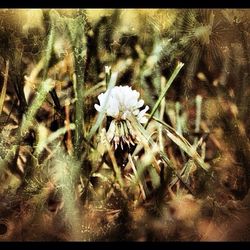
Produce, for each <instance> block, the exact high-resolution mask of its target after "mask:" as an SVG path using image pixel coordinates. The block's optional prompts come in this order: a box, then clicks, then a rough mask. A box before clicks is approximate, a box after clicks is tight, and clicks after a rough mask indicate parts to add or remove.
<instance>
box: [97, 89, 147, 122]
mask: <svg viewBox="0 0 250 250" xmlns="http://www.w3.org/2000/svg"><path fill="white" fill-rule="evenodd" d="M139 96H140V93H139V92H137V91H136V90H132V88H131V87H129V86H116V87H114V88H112V89H110V90H107V91H106V92H105V93H101V94H100V95H99V96H98V100H99V102H100V105H98V104H95V109H96V110H97V111H99V112H101V111H102V110H105V113H106V115H107V116H111V117H113V118H115V119H116V120H126V119H127V118H128V117H129V115H131V114H133V115H134V116H136V117H137V120H138V121H139V122H140V123H146V122H147V118H146V117H145V116H144V115H145V114H146V112H147V111H148V109H149V107H148V106H146V107H145V108H144V109H143V110H141V111H140V110H139V109H140V108H141V107H142V106H143V105H144V101H143V100H142V99H140V100H138V99H139ZM106 99H107V100H106ZM105 102H107V103H105ZM105 104H106V105H105Z"/></svg>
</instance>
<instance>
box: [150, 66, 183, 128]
mask: <svg viewBox="0 0 250 250" xmlns="http://www.w3.org/2000/svg"><path fill="white" fill-rule="evenodd" d="M183 66H184V64H183V63H181V62H178V64H177V66H176V68H175V70H174V72H173V74H172V75H171V77H170V78H169V80H168V82H167V84H166V86H165V88H164V90H163V91H162V93H161V95H160V96H159V98H158V100H157V101H156V103H155V105H154V107H153V109H152V111H151V113H150V115H149V119H148V121H147V123H146V125H145V128H147V126H148V124H149V122H150V121H151V119H152V117H153V116H154V114H155V112H156V110H157V109H158V107H159V106H160V104H161V101H162V99H163V98H164V97H165V95H166V93H167V91H168V89H169V87H170V86H171V84H172V83H173V81H174V79H175V78H176V76H177V75H178V73H179V72H180V70H181V68H182V67H183Z"/></svg>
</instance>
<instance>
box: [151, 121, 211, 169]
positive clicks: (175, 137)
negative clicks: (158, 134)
mask: <svg viewBox="0 0 250 250" xmlns="http://www.w3.org/2000/svg"><path fill="white" fill-rule="evenodd" d="M153 119H154V120H155V121H157V122H159V123H161V124H162V125H164V126H165V128H166V129H165V132H166V133H167V136H168V137H169V138H170V139H171V140H172V141H173V142H174V143H175V144H177V145H178V146H179V147H180V148H181V149H182V150H183V151H185V152H186V153H187V154H188V155H189V156H190V157H191V158H192V159H193V160H194V161H195V162H196V163H197V164H198V165H199V166H200V167H201V168H203V169H204V170H205V171H208V170H209V165H208V164H207V163H205V162H204V161H203V159H202V158H201V156H200V155H199V154H198V153H197V152H196V149H195V147H194V146H192V145H191V144H190V143H189V142H188V141H187V140H186V139H185V138H184V137H183V136H181V135H179V134H178V133H177V132H176V131H175V129H174V128H172V127H171V126H169V125H168V124H166V123H165V122H163V121H160V120H159V119H157V118H155V117H153Z"/></svg>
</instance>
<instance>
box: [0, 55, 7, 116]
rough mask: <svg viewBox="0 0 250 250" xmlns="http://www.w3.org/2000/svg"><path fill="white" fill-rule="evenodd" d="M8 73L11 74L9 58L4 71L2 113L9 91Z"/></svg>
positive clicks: (0, 98)
mask: <svg viewBox="0 0 250 250" xmlns="http://www.w3.org/2000/svg"><path fill="white" fill-rule="evenodd" d="M8 74H9V61H8V60H7V61H6V66H5V72H4V81H3V88H2V91H1V96H0V115H1V114H2V111H3V104H4V100H5V96H6V91H7V82H8Z"/></svg>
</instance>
